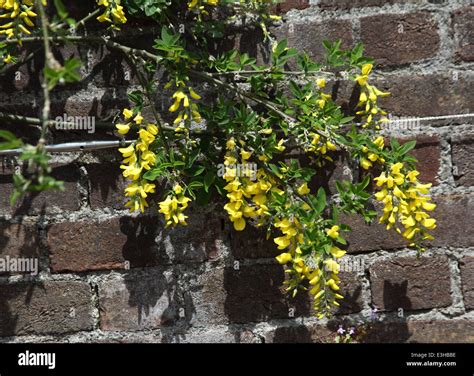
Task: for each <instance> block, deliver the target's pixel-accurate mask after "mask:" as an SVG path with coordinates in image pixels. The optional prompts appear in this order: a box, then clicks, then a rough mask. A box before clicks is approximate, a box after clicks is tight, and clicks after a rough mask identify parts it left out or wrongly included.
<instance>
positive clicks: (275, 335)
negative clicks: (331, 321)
mask: <svg viewBox="0 0 474 376" xmlns="http://www.w3.org/2000/svg"><path fill="white" fill-rule="evenodd" d="M264 336H265V343H331V342H334V340H335V338H336V333H335V332H334V331H332V330H330V329H328V328H327V327H326V326H324V325H318V324H306V325H291V326H279V327H277V328H275V329H271V330H269V331H267V332H266V333H265V334H264Z"/></svg>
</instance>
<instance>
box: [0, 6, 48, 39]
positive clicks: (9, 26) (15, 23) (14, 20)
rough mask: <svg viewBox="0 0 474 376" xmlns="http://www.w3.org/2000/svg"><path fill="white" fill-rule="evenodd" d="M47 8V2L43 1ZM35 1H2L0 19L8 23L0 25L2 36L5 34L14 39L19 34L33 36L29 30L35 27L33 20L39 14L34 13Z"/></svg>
mask: <svg viewBox="0 0 474 376" xmlns="http://www.w3.org/2000/svg"><path fill="white" fill-rule="evenodd" d="M42 3H43V5H44V6H46V0H42ZM34 4H35V2H34V0H0V18H2V19H5V20H6V23H4V24H2V25H0V35H1V34H5V35H6V36H7V37H8V38H13V37H14V36H15V35H19V34H22V33H23V34H28V35H29V34H31V31H30V30H29V29H28V28H32V27H34V26H35V24H34V23H33V20H32V19H33V18H35V17H36V16H37V14H36V13H35V12H34V11H33V7H34Z"/></svg>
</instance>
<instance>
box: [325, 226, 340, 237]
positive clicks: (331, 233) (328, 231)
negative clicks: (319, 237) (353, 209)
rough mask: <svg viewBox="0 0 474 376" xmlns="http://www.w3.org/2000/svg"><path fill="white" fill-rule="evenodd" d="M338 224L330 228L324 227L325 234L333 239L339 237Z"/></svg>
mask: <svg viewBox="0 0 474 376" xmlns="http://www.w3.org/2000/svg"><path fill="white" fill-rule="evenodd" d="M338 231H339V226H337V225H334V226H332V227H331V228H330V229H326V234H328V236H329V237H331V238H333V239H337V238H338V237H339V232H338Z"/></svg>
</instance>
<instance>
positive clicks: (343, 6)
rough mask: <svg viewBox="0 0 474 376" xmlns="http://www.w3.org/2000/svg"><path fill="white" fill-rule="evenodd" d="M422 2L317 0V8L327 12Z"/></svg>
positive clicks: (406, 0) (419, 0)
mask: <svg viewBox="0 0 474 376" xmlns="http://www.w3.org/2000/svg"><path fill="white" fill-rule="evenodd" d="M421 1H422V0H319V1H318V3H317V4H318V6H319V7H320V8H322V9H328V10H338V9H340V10H347V9H352V8H364V7H381V6H383V5H386V4H419V3H421Z"/></svg>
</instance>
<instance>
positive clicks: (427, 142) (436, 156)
mask: <svg viewBox="0 0 474 376" xmlns="http://www.w3.org/2000/svg"><path fill="white" fill-rule="evenodd" d="M410 140H412V138H401V139H399V140H398V141H399V142H400V143H401V144H404V143H405V142H407V141H410ZM414 140H415V141H416V147H415V149H413V150H412V151H411V152H410V154H411V155H412V156H414V157H415V158H416V159H417V160H418V164H417V165H416V168H417V170H418V171H420V176H419V177H418V179H419V180H420V181H421V182H422V183H432V184H433V185H438V172H439V168H440V163H441V161H440V160H441V146H440V143H439V137H438V136H417V137H416V138H414Z"/></svg>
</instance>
